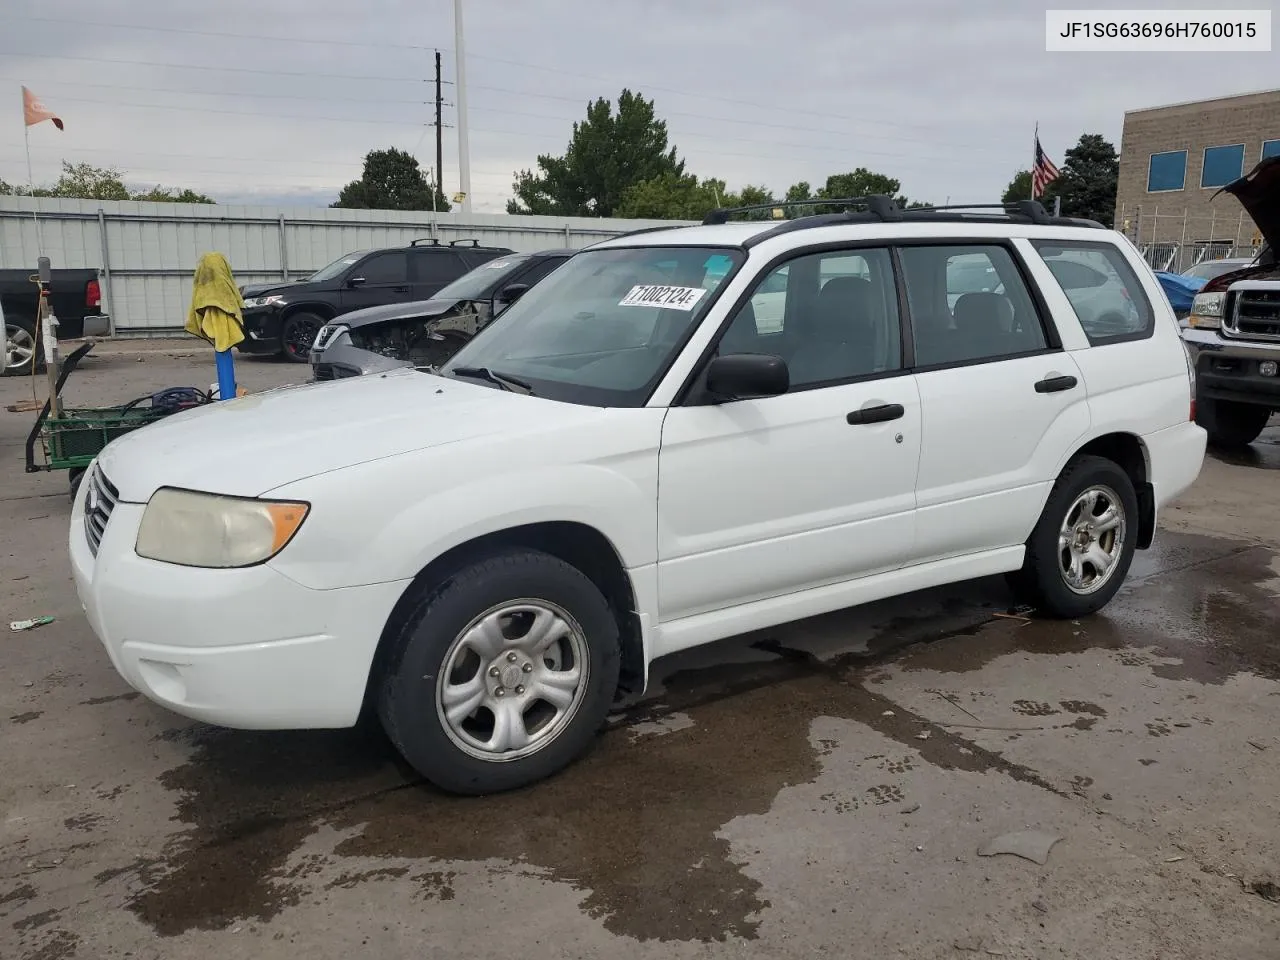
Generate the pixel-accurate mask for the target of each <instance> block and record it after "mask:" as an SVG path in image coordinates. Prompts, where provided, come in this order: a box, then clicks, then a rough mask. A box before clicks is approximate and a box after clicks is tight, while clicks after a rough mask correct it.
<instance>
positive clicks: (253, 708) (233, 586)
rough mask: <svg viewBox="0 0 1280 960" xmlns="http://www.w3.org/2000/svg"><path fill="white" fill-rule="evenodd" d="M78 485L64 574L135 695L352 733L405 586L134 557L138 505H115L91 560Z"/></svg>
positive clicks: (270, 723)
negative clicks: (342, 583) (331, 581)
mask: <svg viewBox="0 0 1280 960" xmlns="http://www.w3.org/2000/svg"><path fill="white" fill-rule="evenodd" d="M89 486H90V485H89V484H88V483H85V484H82V485H81V488H80V490H79V492H78V493H77V496H76V500H75V504H74V506H73V508H72V515H71V529H70V537H69V540H70V543H69V546H70V553H71V567H72V573H73V577H74V580H75V584H76V591H77V593H78V594H79V596H80V602H81V605H82V606H83V608H84V612H85V615H86V617H87V618H88V620H89V625H90V626H91V627H92V628H93V632H94V633H95V634H96V635H97V636H98V638H99V640H100V641H101V642H102V644H103V646H104V647H105V648H106V651H107V656H108V657H109V658H110V659H111V663H112V666H114V667H115V669H116V671H117V672H118V673H119V674H120V676H121V677H122V678H123V679H124V680H125V682H126V683H128V684H129V685H130V686H131V687H133V688H134V689H135V690H137V691H139V692H140V693H142V694H143V695H144V696H146V697H147V698H148V699H150V700H152V701H154V702H155V703H158V704H160V705H161V706H163V707H166V708H168V709H169V710H172V711H173V712H175V713H178V714H181V715H183V716H186V717H191V718H193V719H196V720H201V721H204V722H206V723H211V724H216V725H218V726H224V727H234V728H239V729H249V730H292V729H314V728H341V727H350V726H353V725H354V724H355V722H356V720H357V718H358V716H359V712H360V709H361V706H362V704H363V700H364V693H365V685H366V681H367V679H368V676H369V669H370V666H371V664H372V662H373V655H374V651H375V650H376V648H377V645H378V640H379V638H380V636H381V633H382V628H383V625H384V624H385V623H386V621H387V617H388V616H389V615H390V612H391V610H392V607H393V606H394V605H395V603H396V601H397V600H398V599H399V598H400V595H401V594H402V593H403V591H404V589H405V588H406V586H407V585H408V584H407V581H405V582H396V583H382V584H373V585H369V586H362V587H349V588H342V589H336V590H311V589H309V588H307V587H304V586H302V585H300V584H298V583H297V582H295V581H294V580H291V579H289V578H288V577H286V576H284V575H283V574H281V573H280V572H278V571H277V570H275V569H273V568H272V567H271V566H270V564H262V565H259V566H256V567H248V568H243V569H237V570H204V569H197V568H192V567H181V566H176V565H173V564H167V563H159V562H156V561H153V560H147V559H144V558H142V557H139V556H138V555H137V553H135V552H134V543H135V541H136V538H137V532H138V526H139V524H140V523H141V520H142V512H143V509H144V507H143V505H141V504H134V503H123V502H122V503H119V504H117V505H116V506H115V508H114V510H113V511H112V513H111V516H110V519H109V520H108V522H107V524H106V529H105V531H104V533H103V535H102V540H101V543H100V544H99V547H98V552H97V555H96V556H94V554H93V553H92V551H91V550H90V548H89V543H88V540H87V538H86V536H85V528H84V499H85V496H86V491H87V490H88V489H89Z"/></svg>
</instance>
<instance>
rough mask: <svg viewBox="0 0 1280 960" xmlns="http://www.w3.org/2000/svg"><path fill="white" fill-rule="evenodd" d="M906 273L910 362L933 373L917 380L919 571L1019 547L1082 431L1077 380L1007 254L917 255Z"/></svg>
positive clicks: (942, 249) (921, 373) (907, 254)
mask: <svg viewBox="0 0 1280 960" xmlns="http://www.w3.org/2000/svg"><path fill="white" fill-rule="evenodd" d="M902 265H903V278H904V281H905V283H906V286H907V298H908V302H909V303H910V304H911V311H912V332H913V335H914V338H915V346H916V357H917V361H918V362H923V363H926V364H927V363H932V364H933V365H934V368H933V369H928V368H918V369H917V371H916V380H917V384H918V388H919V391H920V409H921V454H920V472H919V477H918V479H917V482H916V493H917V509H918V521H919V526H918V527H917V544H918V547H919V556H918V560H919V561H921V562H929V561H932V560H940V559H943V558H945V557H954V556H959V555H962V554H966V553H976V552H979V551H983V550H993V549H997V548H999V547H1007V546H1016V545H1018V544H1020V543H1022V542H1023V541H1025V540H1026V538H1027V536H1028V535H1029V534H1030V532H1031V529H1032V527H1034V526H1035V523H1036V520H1037V519H1038V518H1039V514H1040V510H1041V508H1042V506H1043V504H1044V500H1045V498H1046V496H1047V495H1048V491H1049V487H1050V486H1051V485H1052V483H1053V481H1054V479H1055V476H1056V473H1057V470H1058V467H1059V465H1060V464H1061V462H1062V458H1063V456H1064V455H1065V454H1066V453H1067V452H1068V451H1070V450H1071V449H1072V447H1073V446H1074V444H1075V443H1076V442H1077V440H1078V439H1079V438H1080V437H1082V436H1083V435H1084V434H1085V433H1086V432H1087V431H1088V429H1089V419H1090V415H1089V406H1088V402H1087V397H1086V390H1085V384H1084V380H1083V377H1082V376H1081V373H1080V369H1079V368H1078V367H1077V366H1076V363H1075V361H1074V360H1073V359H1072V357H1071V354H1070V353H1067V352H1065V351H1061V350H1054V349H1051V348H1050V347H1049V340H1048V337H1047V335H1046V332H1045V328H1044V321H1043V318H1041V317H1040V315H1039V311H1038V309H1037V307H1036V304H1035V300H1034V298H1033V297H1032V296H1031V294H1030V290H1029V288H1028V286H1027V283H1026V280H1025V278H1024V276H1023V274H1022V272H1021V271H1020V270H1019V268H1018V266H1017V262H1016V260H1015V259H1014V256H1013V254H1012V253H1011V252H1010V251H1009V249H1008V248H1007V247H1004V246H1001V245H998V244H992V243H985V244H984V243H973V244H955V245H938V246H918V247H914V248H909V249H904V250H903V251H902ZM978 271H981V273H982V276H983V278H984V279H983V281H982V283H981V284H980V285H981V286H982V287H984V289H979V290H974V289H971V288H972V286H973V285H974V284H973V282H972V274H974V273H976V272H978Z"/></svg>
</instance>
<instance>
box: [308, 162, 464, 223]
mask: <svg viewBox="0 0 1280 960" xmlns="http://www.w3.org/2000/svg"><path fill="white" fill-rule="evenodd" d="M433 192H434V193H435V205H434V209H436V210H439V211H441V212H444V211H447V210H448V209H449V202H448V201H447V200H446V199H445V198H444V194H443V193H442V192H441V191H440V187H439V185H438V184H437V185H436V186H435V188H434V191H433V189H432V184H431V183H429V182H428V180H427V178H426V175H425V174H424V173H423V172H422V169H421V168H420V167H419V166H418V161H417V160H416V159H414V157H413V156H412V155H410V154H408V153H406V152H405V151H403V150H397V149H396V148H395V147H388V148H387V149H386V150H370V151H369V152H368V153H367V154H365V158H364V172H363V173H362V175H361V177H360V179H359V180H352V181H351V182H350V183H348V184H347V185H346V186H345V187H343V188H342V191H341V192H340V193H339V194H338V199H337V200H335V201H334V202H333V203H332V204H330V206H332V207H346V208H355V209H360V210H431V209H433V206H432V202H431V201H432V193H433Z"/></svg>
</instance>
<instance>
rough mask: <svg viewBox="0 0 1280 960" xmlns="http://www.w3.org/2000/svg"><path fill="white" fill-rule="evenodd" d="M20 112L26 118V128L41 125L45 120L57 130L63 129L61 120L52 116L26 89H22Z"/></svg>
mask: <svg viewBox="0 0 1280 960" xmlns="http://www.w3.org/2000/svg"><path fill="white" fill-rule="evenodd" d="M22 112H23V115H24V116H25V118H26V121H27V126H28V127H30V126H32V125H33V124H37V123H42V122H44V121H45V120H52V121H53V125H54V126H55V127H57V128H58V129H59V130H61V129H63V126H62V120H61V119H60V118H58V117H56V116H54V115H53V113H52V112H51V111H50V110H49V109H48V108H47V107H45V105H44V104H43V103H41V102H40V100H39V98H38V97H36V95H35V94H34V93H32V92H31V91H30V90H28V89H27V88H26V87H23V88H22Z"/></svg>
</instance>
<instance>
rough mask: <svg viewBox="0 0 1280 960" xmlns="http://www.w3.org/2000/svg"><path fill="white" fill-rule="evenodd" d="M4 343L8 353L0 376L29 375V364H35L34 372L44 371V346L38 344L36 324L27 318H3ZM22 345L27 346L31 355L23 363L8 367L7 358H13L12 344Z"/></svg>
mask: <svg viewBox="0 0 1280 960" xmlns="http://www.w3.org/2000/svg"><path fill="white" fill-rule="evenodd" d="M4 326H5V343H6V344H7V349H8V352H7V353H6V354H5V357H4V368H3V370H0V376H6V377H24V376H30V375H31V372H32V370H31V364H32V361H34V362H35V372H36V373H40V372H42V371H43V370H44V344H42V343H41V342H40V338H39V337H37V336H36V323H35V321H34V320H31V319H29V318H27V317H11V316H5V318H4ZM15 343H22V344H24V345H26V346H29V347H30V349H31V351H32V352H31V355H30V356H29V357H27V358H26V360H25V361H24V362H21V363H15V364H14V365H13V366H10V363H9V358H10V357H11V356H13V353H14V344H15Z"/></svg>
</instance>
